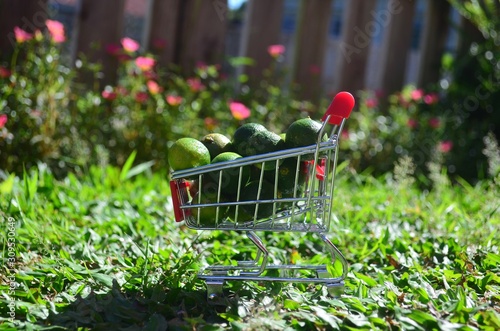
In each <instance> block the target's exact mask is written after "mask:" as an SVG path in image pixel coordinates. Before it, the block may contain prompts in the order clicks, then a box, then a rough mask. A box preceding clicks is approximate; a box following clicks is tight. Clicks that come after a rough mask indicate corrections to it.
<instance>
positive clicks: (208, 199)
mask: <svg viewBox="0 0 500 331" xmlns="http://www.w3.org/2000/svg"><path fill="white" fill-rule="evenodd" d="M198 194H201V195H198ZM198 194H197V195H195V196H194V197H193V201H192V203H193V204H202V205H203V204H213V203H217V194H213V193H202V192H200V193H198ZM227 211H228V207H227V206H201V207H198V208H191V213H192V215H193V217H194V220H195V222H198V217H199V219H200V223H199V224H200V226H203V227H215V226H216V224H220V223H221V222H222V221H223V220H224V218H225V217H226V216H227V215H226V214H227ZM197 224H198V223H197Z"/></svg>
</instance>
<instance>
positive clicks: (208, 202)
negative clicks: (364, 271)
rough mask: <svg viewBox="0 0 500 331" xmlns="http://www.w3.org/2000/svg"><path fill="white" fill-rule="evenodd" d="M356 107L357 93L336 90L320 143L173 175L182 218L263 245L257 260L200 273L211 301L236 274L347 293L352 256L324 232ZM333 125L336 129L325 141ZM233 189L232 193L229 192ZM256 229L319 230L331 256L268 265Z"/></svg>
mask: <svg viewBox="0 0 500 331" xmlns="http://www.w3.org/2000/svg"><path fill="white" fill-rule="evenodd" d="M353 107H354V98H353V97H352V95H351V94H349V93H347V92H341V93H339V94H337V95H336V96H335V98H334V99H333V101H332V103H331V105H330V106H329V108H328V110H327V112H326V114H325V115H324V116H323V118H322V126H321V129H320V132H319V134H318V137H317V143H316V144H313V145H310V146H305V147H298V148H291V149H285V150H280V151H277V152H272V153H267V154H261V155H255V156H248V157H242V158H239V159H236V160H231V161H226V162H220V163H213V164H209V165H205V166H200V167H196V168H191V169H186V170H181V171H175V172H173V173H172V180H171V182H170V187H171V192H172V201H173V206H174V213H175V218H176V221H178V222H181V221H185V224H186V225H187V226H188V227H189V228H192V229H197V230H226V231H230V230H233V231H244V232H246V235H247V236H248V238H249V239H250V241H251V242H253V244H255V246H256V247H257V252H256V256H255V259H252V260H251V261H240V262H238V263H237V264H236V265H235V264H233V265H213V266H208V267H206V268H205V269H203V270H202V271H201V272H200V273H199V274H198V277H199V278H201V279H204V280H205V281H206V284H207V292H208V300H209V302H213V303H216V302H217V301H218V300H220V298H221V297H223V295H222V292H223V284H224V283H225V282H226V281H233V280H244V281H259V282H261V281H282V282H293V283H299V282H300V283H321V284H324V285H325V286H326V287H327V288H328V291H329V292H330V294H332V295H338V294H341V293H342V292H343V286H344V278H345V276H346V274H347V269H348V266H347V261H346V259H345V258H344V256H343V255H342V253H341V252H340V251H339V250H338V249H337V247H335V245H334V244H333V243H332V241H330V239H328V238H327V236H326V232H328V231H329V227H330V219H331V214H332V203H333V190H334V180H335V171H336V164H337V157H338V150H339V137H340V134H341V131H342V128H343V126H344V123H345V121H346V119H347V118H348V117H349V115H350V113H351V110H352V108H353ZM327 124H330V125H331V126H332V130H331V132H330V134H329V136H328V135H327V136H328V139H326V141H325V139H324V138H323V137H324V136H325V133H326V130H327ZM249 174H250V175H249ZM249 177H250V179H249ZM227 178H231V179H232V181H228V180H226V179H227ZM283 178H285V179H286V180H283ZM229 182H230V183H229ZM248 182H251V183H250V184H247V183H248ZM250 186H251V187H250ZM228 191H231V192H232V193H233V194H232V196H231V197H229V198H228V197H227V195H226V193H227V192H228ZM249 191H251V194H248V192H249ZM207 219H208V221H207ZM258 231H263V232H265V231H271V232H283V231H290V232H297V233H316V234H317V235H318V236H319V238H320V239H321V240H322V242H323V243H324V244H325V245H326V248H327V250H328V252H329V254H330V256H331V258H329V263H328V264H324V265H298V264H270V263H268V260H269V251H268V249H267V248H266V246H265V245H264V242H263V241H262V240H261V239H260V238H259V237H258V236H257V234H256V232H258ZM332 266H333V267H332ZM332 273H333V275H332Z"/></svg>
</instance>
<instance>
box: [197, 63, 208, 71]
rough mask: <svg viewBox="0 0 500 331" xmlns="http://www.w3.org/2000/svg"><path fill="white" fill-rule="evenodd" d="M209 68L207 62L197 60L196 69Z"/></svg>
mask: <svg viewBox="0 0 500 331" xmlns="http://www.w3.org/2000/svg"><path fill="white" fill-rule="evenodd" d="M207 68H208V65H207V64H206V63H205V62H203V61H198V62H196V69H198V70H207Z"/></svg>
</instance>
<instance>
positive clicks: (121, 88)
mask: <svg viewBox="0 0 500 331" xmlns="http://www.w3.org/2000/svg"><path fill="white" fill-rule="evenodd" d="M116 93H117V94H119V95H123V96H127V95H128V90H127V88H125V87H124V86H117V87H116Z"/></svg>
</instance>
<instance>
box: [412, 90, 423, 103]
mask: <svg viewBox="0 0 500 331" xmlns="http://www.w3.org/2000/svg"><path fill="white" fill-rule="evenodd" d="M423 96H424V91H423V90H422V89H418V90H413V91H411V93H410V97H411V99H412V100H413V101H420V100H421V99H422V97H423Z"/></svg>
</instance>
